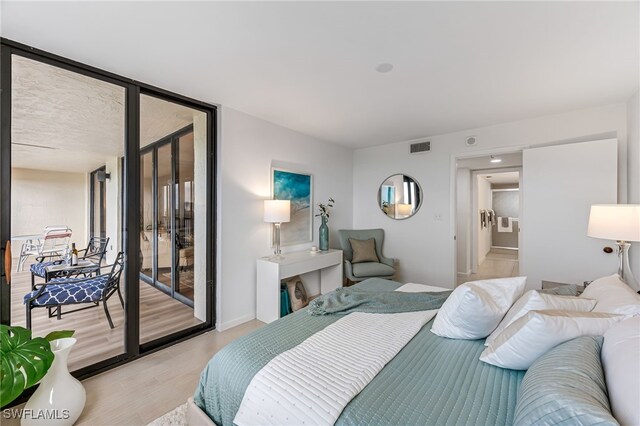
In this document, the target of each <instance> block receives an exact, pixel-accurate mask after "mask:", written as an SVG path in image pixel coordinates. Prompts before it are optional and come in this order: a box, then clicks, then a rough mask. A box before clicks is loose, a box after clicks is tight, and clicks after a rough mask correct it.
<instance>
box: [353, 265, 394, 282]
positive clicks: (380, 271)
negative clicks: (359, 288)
mask: <svg viewBox="0 0 640 426" xmlns="http://www.w3.org/2000/svg"><path fill="white" fill-rule="evenodd" d="M395 273H396V270H395V269H393V268H392V267H391V266H389V265H385V264H384V263H378V262H364V263H356V264H355V265H353V275H355V276H356V277H358V278H363V277H367V278H369V277H390V276H392V275H393V274H395Z"/></svg>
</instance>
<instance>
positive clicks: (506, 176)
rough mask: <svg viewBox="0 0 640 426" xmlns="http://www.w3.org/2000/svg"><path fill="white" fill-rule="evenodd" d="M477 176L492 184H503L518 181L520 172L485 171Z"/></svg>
mask: <svg viewBox="0 0 640 426" xmlns="http://www.w3.org/2000/svg"><path fill="white" fill-rule="evenodd" d="M478 176H479V177H481V178H483V179H486V180H487V181H489V182H490V183H491V184H492V185H504V184H509V183H519V182H520V173H518V172H502V173H487V174H481V175H478Z"/></svg>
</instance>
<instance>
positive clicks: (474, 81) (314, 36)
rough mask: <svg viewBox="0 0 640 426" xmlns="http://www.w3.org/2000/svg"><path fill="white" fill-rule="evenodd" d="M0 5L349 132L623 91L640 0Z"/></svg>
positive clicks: (283, 113) (215, 95) (235, 103)
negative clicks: (386, 68)
mask: <svg viewBox="0 0 640 426" xmlns="http://www.w3.org/2000/svg"><path fill="white" fill-rule="evenodd" d="M0 7H2V18H1V19H2V21H1V24H2V27H1V28H2V36H3V37H6V38H9V39H13V40H16V41H20V42H22V43H25V44H28V45H32V46H35V47H38V48H40V49H44V50H46V51H50V52H53V53H56V54H59V55H62V56H65V57H69V58H72V59H74V60H77V61H80V62H84V63H87V64H90V65H93V66H96V67H99V68H103V69H106V70H108V71H112V72H116V73H118V74H121V75H124V76H127V77H129V78H133V79H136V80H140V81H144V82H146V83H149V84H153V85H156V86H159V87H162V88H165V89H168V90H172V91H175V92H178V93H181V94H184V95H187V96H191V97H194V98H196V99H200V100H203V101H207V102H212V103H219V104H222V105H224V106H228V107H231V108H234V109H237V110H240V111H243V112H246V113H248V114H252V115H255V116H257V117H260V118H263V119H265V120H268V121H271V122H274V123H277V124H280V125H283V126H285V127H288V128H291V129H294V130H297V131H300V132H303V133H306V134H309V135H312V136H315V137H317V138H320V139H324V140H327V141H333V142H335V143H339V144H342V145H345V146H349V147H354V148H357V147H365V146H373V145H378V144H385V143H390V142H397V141H406V140H413V139H418V138H421V137H426V136H432V135H435V134H442V133H447V132H452V131H458V130H463V129H470V128H475V127H480V126H486V125H491V124H496V123H501V122H507V121H513V120H519V119H524V118H531V117H536V116H541V115H546V114H553V113H558V112H563V111H567V110H573V109H580V108H587V107H591V106H595V105H603V104H608V103H615V102H621V101H626V100H627V99H628V98H629V97H630V96H631V95H632V94H634V93H635V92H636V91H637V90H638V75H639V73H640V71H639V55H640V54H639V26H640V19H639V17H640V15H639V3H638V2H184V1H183V2H72V1H70V2H56V1H46V2H24V1H4V2H2V4H1V6H0ZM382 63H390V64H392V65H393V70H392V71H390V72H387V73H380V72H377V71H376V70H375V68H376V67H377V66H378V65H380V64H382Z"/></svg>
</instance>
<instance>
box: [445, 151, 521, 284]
mask: <svg viewBox="0 0 640 426" xmlns="http://www.w3.org/2000/svg"><path fill="white" fill-rule="evenodd" d="M529 147H530V146H529V145H515V146H509V147H496V148H487V149H483V150H477V151H473V152H464V153H455V154H451V156H450V161H449V211H450V216H449V219H450V220H449V225H450V227H449V232H450V235H451V240H452V241H453V244H452V245H451V252H450V254H451V256H452V259H453V265H452V266H453V270H452V271H451V272H452V275H451V276H452V277H453V288H455V287H456V286H457V283H458V236H457V235H456V234H457V226H458V216H457V210H458V207H457V204H458V203H457V200H458V199H457V194H458V161H460V160H467V159H470V158H477V157H487V156H489V155H505V154H515V153H519V152H522V151H524V150H525V149H527V148H529ZM516 167H518V166H510V167H496V168H495V169H486V170H492V171H493V170H496V171H497V170H499V169H507V168H511V169H514V168H516ZM520 168H521V169H522V166H520ZM473 172H474V171H471V173H470V175H471V179H472V186H471V194H470V195H471V197H472V199H471V202H470V206H471V212H472V213H473V211H474V210H477V209H478V207H477V196H474V193H475V192H474V190H473V178H474V174H473ZM522 184H523V182H522V170H520V187H521V188H522ZM520 211H521V212H522V197H520ZM474 223H475V222H474V221H471V228H470V229H469V232H470V233H471V234H472V236H473V235H474V234H476V237H475V238H476V242H475V243H474V242H473V241H471V240H469V239H467V240H468V241H471V242H470V244H471V253H470V255H471V261H470V265H471V272H472V273H474V272H477V267H476V269H474V261H473V258H474V254H473V251H474V248H473V246H474V244H475V245H476V246H477V232H476V231H474ZM476 227H477V225H476ZM475 250H476V251H477V248H476V249H475ZM519 258H522V251H521V250H520V251H519Z"/></svg>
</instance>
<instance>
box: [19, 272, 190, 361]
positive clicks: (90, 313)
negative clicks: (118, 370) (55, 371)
mask: <svg viewBox="0 0 640 426" xmlns="http://www.w3.org/2000/svg"><path fill="white" fill-rule="evenodd" d="M16 264H17V260H14V265H16ZM36 282H42V279H41V278H37V279H36ZM139 285H140V340H141V343H146V342H149V341H151V340H154V339H156V338H158V337H161V336H164V335H167V334H170V333H173V332H176V331H180V330H183V329H185V328H188V327H191V326H194V325H197V324H200V323H201V321H200V320H198V319H197V318H195V317H194V316H193V309H192V308H190V307H188V306H186V305H184V304H183V303H181V302H178V301H177V300H175V299H173V298H171V297H169V296H167V295H166V294H165V293H163V292H161V291H159V290H157V289H155V288H154V287H152V286H150V285H148V284H146V283H144V282H140V283H139ZM121 289H122V290H123V296H124V297H125V301H126V292H125V291H124V289H125V286H124V277H123V278H122V282H121ZM30 291H31V273H30V272H28V271H23V272H14V273H13V276H12V282H11V325H19V326H22V327H24V326H25V324H26V316H25V306H24V304H23V298H24V295H25V294H27V293H28V292H30ZM82 306H89V305H76V306H66V307H64V308H63V310H62V312H63V313H64V312H65V311H66V310H73V309H75V308H76V307H82ZM108 307H109V312H110V313H111V318H112V319H113V323H114V326H115V328H113V329H111V328H109V323H108V322H107V318H106V316H105V314H104V310H103V308H102V306H99V307H95V308H91V309H87V310H83V311H81V312H73V313H70V314H68V315H63V316H62V319H61V320H57V319H56V318H49V317H48V315H47V309H44V308H36V309H33V310H32V311H31V312H32V318H33V319H32V321H33V322H32V329H33V333H34V335H36V336H44V335H46V334H47V333H49V332H50V331H54V330H75V331H76V334H75V337H76V338H77V339H78V343H77V344H76V346H75V347H74V349H73V351H72V352H71V355H70V357H69V368H70V369H71V370H72V371H73V370H77V369H79V368H82V367H86V366H88V365H91V364H94V363H96V362H98V361H101V360H104V359H107V358H110V357H113V356H116V355H119V354H122V353H123V352H124V328H125V327H124V325H125V324H124V310H123V309H122V306H121V305H120V301H119V299H118V296H117V294H114V295H113V296H112V297H111V298H110V299H109V301H108Z"/></svg>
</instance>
